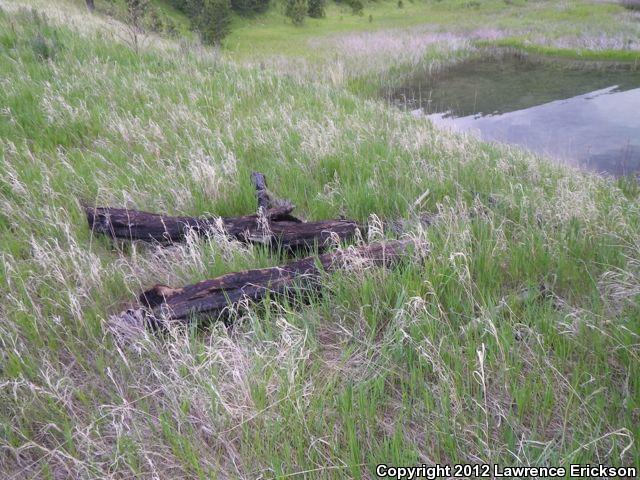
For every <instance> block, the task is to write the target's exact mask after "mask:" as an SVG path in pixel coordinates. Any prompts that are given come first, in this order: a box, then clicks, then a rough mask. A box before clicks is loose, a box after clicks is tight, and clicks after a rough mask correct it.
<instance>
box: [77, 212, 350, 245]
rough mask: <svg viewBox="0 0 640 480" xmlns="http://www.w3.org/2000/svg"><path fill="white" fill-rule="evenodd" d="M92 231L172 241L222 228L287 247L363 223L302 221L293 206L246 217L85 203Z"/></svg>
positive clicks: (324, 240) (326, 238) (321, 241)
mask: <svg viewBox="0 0 640 480" xmlns="http://www.w3.org/2000/svg"><path fill="white" fill-rule="evenodd" d="M85 211H86V214H87V221H88V222H89V227H90V228H91V230H92V231H94V232H98V233H102V234H105V235H107V236H109V237H112V238H121V239H126V240H144V241H147V242H160V243H163V244H170V243H176V242H181V241H184V239H185V237H186V236H187V234H188V233H189V231H192V230H193V231H195V232H196V233H198V234H200V235H206V234H208V233H211V232H220V233H223V234H225V235H229V236H230V237H233V238H235V239H236V240H239V241H241V242H243V243H261V244H266V245H271V246H274V247H282V248H284V249H294V250H295V249H299V248H303V247H313V246H314V245H318V246H319V247H323V246H326V245H328V244H329V243H330V240H331V238H332V237H333V238H337V239H338V240H340V241H345V240H348V239H350V238H352V237H353V236H354V235H355V233H356V230H357V229H358V228H359V225H358V224H357V223H356V222H354V221H351V220H326V221H319V222H302V221H300V220H299V219H297V218H295V217H292V216H291V215H290V209H289V207H276V208H273V209H271V210H267V211H266V213H265V215H245V216H242V217H227V218H224V217H209V218H197V217H171V216H166V215H158V214H155V213H148V212H141V211H138V210H127V209H123V208H110V207H85Z"/></svg>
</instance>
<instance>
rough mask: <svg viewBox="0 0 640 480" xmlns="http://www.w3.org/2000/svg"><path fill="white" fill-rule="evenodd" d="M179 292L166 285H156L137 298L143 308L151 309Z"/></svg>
mask: <svg viewBox="0 0 640 480" xmlns="http://www.w3.org/2000/svg"><path fill="white" fill-rule="evenodd" d="M181 292H182V289H181V288H171V287H169V286H167V285H161V284H157V285H154V286H153V287H152V288H150V289H149V290H147V291H145V292H142V293H141V294H140V296H139V297H138V301H139V302H140V303H141V304H142V305H144V306H145V307H147V308H151V309H153V308H155V307H157V306H158V305H161V304H163V303H165V302H166V301H167V299H169V298H171V297H173V296H174V295H177V294H178V293H181Z"/></svg>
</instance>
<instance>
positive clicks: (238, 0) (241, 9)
mask: <svg viewBox="0 0 640 480" xmlns="http://www.w3.org/2000/svg"><path fill="white" fill-rule="evenodd" d="M269 1H270V0H231V8H232V9H233V11H234V12H237V13H239V14H240V15H245V16H246V15H253V14H254V13H262V12H264V11H266V10H267V8H269Z"/></svg>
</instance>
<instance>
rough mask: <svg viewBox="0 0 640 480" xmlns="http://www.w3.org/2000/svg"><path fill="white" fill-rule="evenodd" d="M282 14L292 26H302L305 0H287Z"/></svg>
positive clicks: (305, 6)
mask: <svg viewBox="0 0 640 480" xmlns="http://www.w3.org/2000/svg"><path fill="white" fill-rule="evenodd" d="M284 14H285V15H286V16H287V17H289V18H290V19H291V21H292V22H293V24H294V25H302V24H303V23H304V17H305V16H306V15H307V1H306V0H287V4H286V8H285V12H284Z"/></svg>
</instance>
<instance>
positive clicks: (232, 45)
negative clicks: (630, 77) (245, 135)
mask: <svg viewBox="0 0 640 480" xmlns="http://www.w3.org/2000/svg"><path fill="white" fill-rule="evenodd" d="M403 3H404V8H402V9H400V8H398V7H397V3H396V2H392V1H377V2H366V3H365V9H364V14H363V15H362V16H358V15H353V14H352V13H351V9H350V7H348V6H346V5H341V4H335V3H333V2H328V8H327V15H326V18H323V19H312V18H309V19H306V20H305V25H304V26H303V27H296V26H294V25H293V24H291V23H290V22H288V21H287V20H286V19H285V18H284V17H283V15H282V13H281V10H282V8H281V7H280V5H279V4H277V3H276V4H275V5H274V6H273V7H272V8H271V10H270V11H269V12H268V14H266V15H261V16H258V17H256V18H253V19H240V18H239V19H236V22H235V24H234V28H233V31H232V34H231V35H230V36H229V37H228V39H227V40H226V42H225V47H226V48H227V49H228V50H230V52H231V53H232V55H233V56H234V57H237V56H240V57H249V58H255V57H261V56H267V55H282V54H284V55H295V56H303V57H307V58H311V59H317V58H325V57H327V56H329V57H331V56H333V55H335V52H332V51H331V49H330V47H327V46H325V47H324V48H322V47H323V46H322V43H320V48H319V47H318V45H317V44H315V43H313V42H311V43H310V41H312V40H317V39H318V38H322V37H334V36H336V35H340V34H352V33H354V32H368V31H379V30H386V29H406V28H409V27H418V26H424V25H428V26H429V27H430V28H431V29H433V30H435V31H439V32H444V31H451V32H455V33H459V34H461V35H465V34H469V33H470V32H473V31H474V30H478V29H480V30H495V31H496V32H502V33H504V34H505V35H507V36H508V37H512V38H511V44H512V45H514V44H517V45H518V46H527V47H530V48H535V47H536V46H537V47H539V48H545V47H546V48H549V49H555V50H558V51H560V50H561V51H562V52H563V53H564V54H571V52H573V54H574V55H575V56H583V55H584V54H585V51H588V50H596V51H600V50H606V51H607V52H606V57H607V59H619V60H637V59H638V47H637V42H636V41H637V37H638V30H639V27H638V24H637V22H636V21H635V20H634V18H633V16H632V15H631V14H630V13H628V12H627V11H625V9H624V8H623V7H622V6H621V5H616V4H614V3H605V2H589V1H583V2H557V1H539V2H531V1H523V0H514V1H509V2H505V1H504V0H482V1H480V2H476V3H477V4H478V5H477V6H476V4H475V3H474V2H468V1H466V0H451V1H436V0H425V1H417V0H416V1H406V2H403ZM370 17H371V18H370ZM585 38H586V39H589V38H591V39H595V40H605V39H611V38H618V39H622V40H621V43H622V44H621V45H620V46H618V45H616V46H614V47H608V46H607V42H606V41H604V42H602V43H603V45H599V44H598V43H596V44H594V45H588V46H587V45H583V44H582V43H583V42H581V40H584V39H585ZM625 41H628V42H630V43H629V44H628V45H625ZM558 43H559V44H561V45H563V46H562V48H561V47H559V45H558ZM631 43H633V44H635V46H631V49H632V50H634V51H628V48H629V45H631ZM375 54H376V52H375V49H374V50H372V51H371V55H374V56H375ZM602 55H604V54H602Z"/></svg>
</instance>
